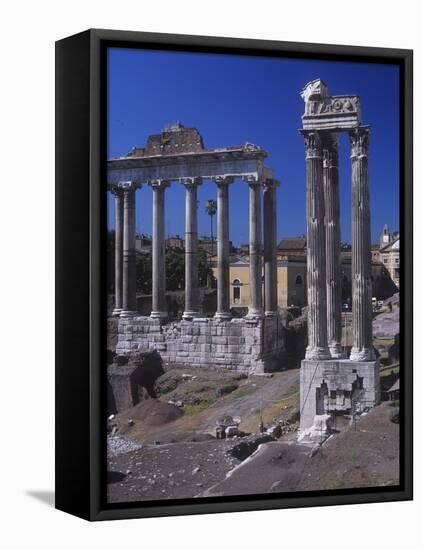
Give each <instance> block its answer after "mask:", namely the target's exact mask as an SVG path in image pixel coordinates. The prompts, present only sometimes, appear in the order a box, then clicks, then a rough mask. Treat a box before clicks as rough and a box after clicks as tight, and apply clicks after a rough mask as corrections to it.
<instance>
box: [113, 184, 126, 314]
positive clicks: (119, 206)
mask: <svg viewBox="0 0 423 550" xmlns="http://www.w3.org/2000/svg"><path fill="white" fill-rule="evenodd" d="M112 193H113V195H114V196H115V308H114V310H113V315H120V314H121V312H122V276H123V191H122V189H121V188H120V187H118V186H114V187H113V188H112Z"/></svg>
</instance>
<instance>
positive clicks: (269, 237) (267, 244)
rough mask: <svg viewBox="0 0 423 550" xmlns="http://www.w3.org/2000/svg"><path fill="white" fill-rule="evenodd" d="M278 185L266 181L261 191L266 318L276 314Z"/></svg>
mask: <svg viewBox="0 0 423 550" xmlns="http://www.w3.org/2000/svg"><path fill="white" fill-rule="evenodd" d="M278 185H279V183H278V182H277V181H276V180H274V179H268V180H266V181H265V183H264V191H263V213H264V216H263V229H264V311H265V315H266V316H274V315H276V314H277V312H278V266H277V256H276V246H277V243H276V228H277V213H276V188H277V186H278Z"/></svg>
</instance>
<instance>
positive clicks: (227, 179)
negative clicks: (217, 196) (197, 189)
mask: <svg viewBox="0 0 423 550" xmlns="http://www.w3.org/2000/svg"><path fill="white" fill-rule="evenodd" d="M213 181H214V182H215V184H216V185H217V186H218V187H220V186H225V185H229V184H231V183H233V181H234V178H233V176H216V177H215V178H213Z"/></svg>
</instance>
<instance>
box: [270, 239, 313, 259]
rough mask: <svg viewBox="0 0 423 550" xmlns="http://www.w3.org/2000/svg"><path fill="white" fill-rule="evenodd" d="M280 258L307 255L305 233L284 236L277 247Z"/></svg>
mask: <svg viewBox="0 0 423 550" xmlns="http://www.w3.org/2000/svg"><path fill="white" fill-rule="evenodd" d="M277 255H278V260H284V259H287V258H289V257H291V256H303V257H305V256H306V255H307V239H306V237H305V235H300V236H299V237H284V238H283V239H281V241H280V242H279V244H278V247H277Z"/></svg>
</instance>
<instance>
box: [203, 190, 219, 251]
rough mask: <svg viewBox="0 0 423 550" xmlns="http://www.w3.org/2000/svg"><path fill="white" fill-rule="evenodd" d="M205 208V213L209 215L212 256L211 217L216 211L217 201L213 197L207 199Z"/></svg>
mask: <svg viewBox="0 0 423 550" xmlns="http://www.w3.org/2000/svg"><path fill="white" fill-rule="evenodd" d="M205 210H206V212H207V214H208V215H209V216H210V241H211V248H210V256H211V257H213V240H214V235H213V217H214V216H215V214H216V212H217V202H216V201H215V200H214V199H209V200H208V201H206V207H205Z"/></svg>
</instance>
